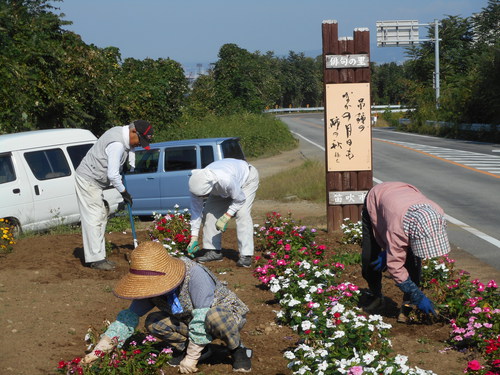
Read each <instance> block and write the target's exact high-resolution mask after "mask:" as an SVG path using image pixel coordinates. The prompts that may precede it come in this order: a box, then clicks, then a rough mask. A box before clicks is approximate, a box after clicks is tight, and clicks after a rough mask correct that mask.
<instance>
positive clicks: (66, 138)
mask: <svg viewBox="0 0 500 375" xmlns="http://www.w3.org/2000/svg"><path fill="white" fill-rule="evenodd" d="M96 140H97V138H96V137H95V136H94V134H92V133H91V132H90V131H89V130H85V129H49V130H35V131H28V132H22V133H15V134H6V135H0V218H5V219H8V220H9V221H10V222H11V224H13V225H14V226H15V230H16V231H34V230H44V229H48V228H50V227H54V226H57V225H60V224H73V223H77V222H79V221H80V213H79V210H78V202H77V200H76V192H75V170H76V168H77V167H78V165H79V164H80V162H81V160H82V159H83V157H84V156H85V154H86V153H87V151H88V150H89V149H90V148H91V147H92V145H93V144H94V143H95V142H96ZM104 199H105V203H106V204H107V206H108V207H109V211H110V213H114V212H115V211H116V210H117V208H118V204H119V203H120V202H121V201H122V197H121V195H120V193H118V191H117V190H116V189H115V188H113V187H111V186H110V188H109V189H107V190H105V191H104Z"/></svg>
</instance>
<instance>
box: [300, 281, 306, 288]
mask: <svg viewBox="0 0 500 375" xmlns="http://www.w3.org/2000/svg"><path fill="white" fill-rule="evenodd" d="M299 288H302V289H304V288H307V281H306V280H304V279H302V280H300V281H299Z"/></svg>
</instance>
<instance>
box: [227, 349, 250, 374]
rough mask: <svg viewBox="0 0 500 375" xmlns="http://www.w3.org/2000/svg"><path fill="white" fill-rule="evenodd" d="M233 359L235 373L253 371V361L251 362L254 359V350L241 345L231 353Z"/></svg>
mask: <svg viewBox="0 0 500 375" xmlns="http://www.w3.org/2000/svg"><path fill="white" fill-rule="evenodd" d="M231 357H232V358H233V371H234V372H250V371H252V361H251V360H250V358H252V349H248V348H245V347H244V346H241V345H240V346H238V347H237V348H236V349H234V350H232V351H231Z"/></svg>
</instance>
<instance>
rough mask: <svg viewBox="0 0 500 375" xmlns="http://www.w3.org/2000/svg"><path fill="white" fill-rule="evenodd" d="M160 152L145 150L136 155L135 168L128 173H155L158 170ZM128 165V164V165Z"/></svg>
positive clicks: (137, 152)
mask: <svg viewBox="0 0 500 375" xmlns="http://www.w3.org/2000/svg"><path fill="white" fill-rule="evenodd" d="M159 159H160V150H158V149H156V150H149V151H148V150H144V151H136V153H135V168H134V169H133V170H130V172H128V173H135V174H140V173H154V172H156V171H157V170H158V161H159ZM127 165H128V163H127Z"/></svg>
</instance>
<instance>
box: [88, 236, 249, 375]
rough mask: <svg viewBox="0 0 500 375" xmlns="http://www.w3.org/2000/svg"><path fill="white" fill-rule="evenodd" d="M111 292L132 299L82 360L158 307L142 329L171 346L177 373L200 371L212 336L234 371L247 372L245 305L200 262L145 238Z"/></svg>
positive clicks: (120, 338) (107, 347)
mask: <svg viewBox="0 0 500 375" xmlns="http://www.w3.org/2000/svg"><path fill="white" fill-rule="evenodd" d="M113 293H114V294H115V295H116V296H117V297H119V298H124V299H129V300H132V302H131V304H130V306H129V307H128V309H126V310H122V311H120V312H119V313H118V315H117V317H116V320H115V321H114V322H112V323H111V324H110V325H109V327H108V329H107V330H106V332H105V333H104V334H103V335H102V336H101V339H100V341H99V342H98V343H97V345H96V346H95V348H94V350H93V351H92V352H91V353H89V354H87V355H86V356H85V357H84V359H83V363H84V364H88V363H92V362H93V361H95V360H96V359H97V358H98V357H99V354H100V353H107V352H110V351H111V350H113V349H114V348H115V347H116V346H119V347H120V346H122V345H123V344H124V342H125V341H126V340H127V339H128V338H129V337H130V336H131V335H132V334H133V333H134V330H135V328H136V327H137V326H138V324H139V318H140V317H141V316H143V315H145V314H146V313H148V312H150V310H152V309H153V308H155V307H156V308H158V310H159V311H154V312H152V313H150V314H149V315H147V317H146V320H145V326H146V329H147V331H148V332H149V333H150V334H152V335H153V336H155V337H157V338H158V339H160V340H162V341H163V342H164V343H165V344H167V345H169V346H171V347H172V348H173V357H172V359H171V360H170V362H169V364H170V365H172V366H178V367H179V372H180V373H182V374H190V373H194V372H196V371H198V368H197V364H198V362H199V361H200V360H203V359H205V358H207V357H208V356H209V355H210V350H209V348H210V347H209V345H208V344H209V343H210V342H211V341H212V340H213V339H220V340H222V341H223V342H224V343H225V344H226V345H227V348H228V349H229V351H230V353H231V357H232V360H233V371H236V372H249V371H251V369H252V366H251V359H250V358H251V355H252V351H251V350H250V349H248V348H246V347H245V346H244V345H243V343H242V341H241V337H240V331H241V329H242V328H243V326H244V324H245V323H246V314H247V313H248V311H249V310H248V308H247V306H246V305H245V304H244V303H243V302H242V301H241V300H240V299H239V298H238V297H237V296H236V294H234V292H232V291H231V290H229V289H228V288H227V287H226V286H224V285H223V284H222V283H221V282H220V281H219V280H218V279H217V277H216V276H215V275H214V274H213V273H212V272H211V271H210V270H208V269H207V268H206V267H204V266H203V265H201V264H198V263H196V262H194V261H192V260H191V259H188V258H186V257H180V258H174V257H172V256H171V255H169V254H168V252H167V251H166V250H165V248H164V247H163V245H161V244H160V243H159V242H144V243H141V244H139V246H137V248H136V249H135V250H134V251H132V253H131V263H130V270H129V272H128V274H127V275H125V276H124V277H123V278H122V279H121V280H120V281H119V282H118V283H117V285H116V286H115V288H114V290H113Z"/></svg>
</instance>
